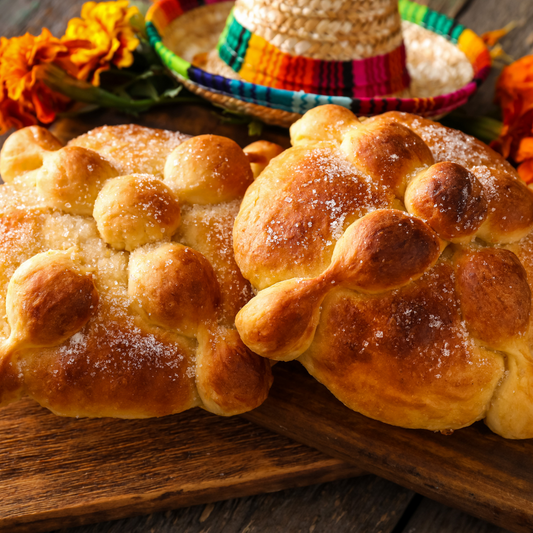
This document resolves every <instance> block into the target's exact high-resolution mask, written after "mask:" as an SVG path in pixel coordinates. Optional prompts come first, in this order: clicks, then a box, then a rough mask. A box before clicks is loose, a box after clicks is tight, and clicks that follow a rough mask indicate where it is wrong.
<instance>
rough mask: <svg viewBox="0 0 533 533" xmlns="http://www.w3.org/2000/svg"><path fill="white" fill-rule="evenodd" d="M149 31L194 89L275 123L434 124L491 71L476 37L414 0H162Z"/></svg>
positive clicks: (167, 62) (153, 12) (160, 50)
mask: <svg viewBox="0 0 533 533" xmlns="http://www.w3.org/2000/svg"><path fill="white" fill-rule="evenodd" d="M147 32H148V35H149V38H150V43H151V44H152V46H153V47H154V48H155V50H156V51H157V53H158V54H159V56H160V57H161V59H162V60H163V62H164V63H165V65H166V66H167V67H168V68H169V69H170V70H171V71H172V72H173V73H174V74H175V75H176V76H177V78H178V79H179V80H180V81H181V82H182V83H183V84H184V85H185V86H186V87H187V88H188V89H189V90H191V91H193V92H195V93H197V94H199V95H201V96H203V97H205V98H207V99H209V100H211V101H212V102H214V103H216V104H219V105H222V106H224V107H227V108H229V109H232V110H235V111H240V112H244V113H247V114H250V115H252V116H255V117H258V118H260V119H261V120H263V121H264V122H267V123H271V124H278V125H282V126H289V125H290V124H291V123H292V122H294V121H295V120H297V119H298V118H299V117H300V116H301V115H302V114H303V113H305V112H306V111H308V110H309V109H311V108H313V107H316V106H318V105H323V104H338V105H342V106H344V107H347V108H349V109H351V110H352V111H353V112H354V113H355V114H356V115H358V116H369V115H374V114H378V113H382V112H385V111H393V110H397V111H406V112H410V113H416V114H419V115H422V116H429V117H436V116H441V115H443V114H445V113H447V112H449V111H451V110H452V109H455V108H457V107H459V106H461V105H463V104H464V103H466V102H467V100H468V98H469V97H470V96H471V95H472V94H473V93H474V92H475V91H476V89H477V87H478V86H479V85H480V83H481V82H482V81H484V79H485V78H486V77H487V75H488V72H489V70H490V55H489V52H488V50H487V48H486V46H485V44H484V43H483V41H482V40H481V38H480V37H478V36H477V35H476V34H475V33H474V32H473V31H471V30H469V29H467V28H465V27H464V26H462V25H460V24H458V23H457V22H455V21H454V20H453V19H450V18H448V17H446V16H445V15H442V14H440V13H437V12H436V11H433V10H431V9H429V8H427V7H426V6H422V5H420V4H417V3H415V2H411V1H409V0H400V1H399V2H398V1H396V0H305V1H302V0H237V2H227V1H224V2H222V1H220V0H205V1H204V0H159V1H157V2H156V3H155V4H154V5H153V6H152V7H151V9H150V11H149V12H148V15H147Z"/></svg>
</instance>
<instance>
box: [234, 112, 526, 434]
mask: <svg viewBox="0 0 533 533" xmlns="http://www.w3.org/2000/svg"><path fill="white" fill-rule="evenodd" d="M291 139H292V144H293V147H292V148H290V149H289V150H287V151H285V152H283V153H282V154H281V155H279V156H277V157H276V158H274V159H273V160H272V161H271V162H270V163H269V165H268V166H267V167H266V169H265V170H264V171H263V172H262V173H261V175H260V176H259V177H258V178H257V179H256V180H255V181H254V183H253V184H252V185H251V186H250V188H249V189H248V191H247V193H246V195H245V197H244V200H243V203H242V205H241V208H240V211H239V214H238V216H237V218H236V221H235V227H234V234H233V235H234V249H235V255H236V259H237V264H238V265H239V267H240V268H241V271H242V273H243V275H244V277H245V278H247V279H249V280H250V281H251V282H252V284H253V285H254V287H255V288H256V289H257V290H258V291H259V292H258V294H257V295H256V296H255V297H254V298H252V300H250V302H249V303H247V304H246V305H245V306H244V307H243V309H242V310H241V311H240V312H239V313H238V315H237V318H236V324H237V329H238V331H239V333H240V335H241V338H242V339H243V341H244V343H245V344H246V345H247V346H248V347H249V348H250V349H251V350H253V351H254V352H256V353H258V354H260V355H262V356H263V357H265V358H269V359H273V360H281V361H288V360H293V359H298V360H299V361H300V362H301V363H302V364H303V365H304V366H305V368H306V369H307V370H308V371H309V372H310V373H311V374H312V375H313V376H314V377H315V378H316V379H317V380H319V381H320V382H322V383H323V384H324V385H326V387H328V388H329V389H330V390H331V392H332V393H333V394H334V395H335V396H336V397H337V398H339V399H340V400H341V401H342V402H344V403H345V404H346V405H347V406H348V407H350V408H351V409H354V410H356V411H358V412H360V413H363V414H365V415H367V416H369V417H372V418H375V419H377V420H381V421H383V422H386V423H389V424H394V425H399V426H403V427H408V428H426V429H430V430H441V431H447V430H453V429H457V428H461V427H464V426H467V425H469V424H472V423H473V422H475V421H476V420H480V419H483V418H484V419H485V421H486V423H487V424H488V425H489V427H490V428H491V429H492V430H493V431H495V432H496V433H499V434H500V435H503V436H504V437H507V438H530V437H533V357H532V353H531V345H532V341H533V327H532V321H531V290H530V282H531V280H533V233H532V230H533V192H532V191H531V190H530V189H529V188H528V187H527V186H526V185H525V184H524V183H523V182H522V181H521V180H520V179H519V177H518V175H517V173H516V172H515V170H514V169H513V168H512V167H511V166H510V165H509V164H508V163H507V162H506V161H505V160H504V159H503V158H502V157H500V156H499V155H497V154H496V153H495V152H493V151H492V150H491V149H490V148H488V147H487V146H485V145H484V144H483V143H481V142H479V141H477V140H475V139H473V138H472V137H469V136H467V135H464V134H463V133H460V132H458V131H454V130H451V129H449V128H446V127H444V126H441V125H440V124H437V123H435V122H431V121H429V120H425V119H422V118H419V117H416V116H414V115H408V114H402V113H397V112H392V113H385V114H384V115H381V116H378V117H374V118H371V119H368V120H364V121H359V120H358V119H357V118H356V117H355V116H354V115H353V114H352V113H351V112H350V111H348V110H347V109H344V108H341V107H336V106H323V107H318V108H315V109H313V110H311V111H309V112H308V113H307V114H306V115H304V116H303V117H302V119H300V120H299V121H298V122H296V123H295V124H294V125H293V126H292V128H291Z"/></svg>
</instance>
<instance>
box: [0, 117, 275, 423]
mask: <svg viewBox="0 0 533 533" xmlns="http://www.w3.org/2000/svg"><path fill="white" fill-rule="evenodd" d="M29 130H30V131H29V132H28V129H26V130H21V131H20V132H17V133H15V134H13V136H12V137H11V138H10V142H9V144H7V146H8V149H7V150H5V151H3V152H2V154H1V156H0V157H1V158H4V159H5V158H7V159H9V158H10V150H12V149H13V147H14V146H15V147H16V145H17V139H20V140H21V142H22V141H24V142H26V141H27V139H28V138H30V139H36V141H35V142H40V141H39V139H43V138H44V139H45V140H46V141H47V142H46V143H45V144H42V143H41V144H42V145H38V146H37V148H36V149H35V150H33V151H34V152H37V153H40V154H41V156H40V157H41V158H42V166H40V167H38V168H36V169H33V170H31V171H25V170H24V168H25V162H24V160H23V156H20V158H19V159H20V161H19V166H18V167H17V165H16V164H14V163H13V161H14V160H12V158H11V159H9V161H10V167H9V168H10V173H9V176H8V179H7V180H6V181H8V183H7V184H6V185H3V186H2V187H0V249H1V252H2V254H0V255H1V257H0V335H1V340H2V348H1V350H0V356H1V357H2V360H3V365H2V366H1V370H0V391H1V397H0V403H4V404H5V403H8V402H10V401H13V400H16V399H17V398H19V397H20V396H21V395H25V394H26V395H29V396H31V397H33V398H34V399H35V400H37V401H38V402H39V403H40V404H41V405H43V406H45V407H47V408H48V409H50V410H51V411H53V412H55V413H57V414H59V415H63V416H76V417H102V416H112V417H121V418H145V417H153V416H163V415H167V414H171V413H176V412H180V411H183V410H185V409H189V408H191V407H195V406H199V407H202V408H204V409H207V410H209V411H211V412H213V413H216V414H221V415H226V416H227V415H233V414H237V413H241V412H243V411H247V410H249V409H253V408H254V407H257V406H258V405H259V404H260V403H261V402H262V401H263V400H264V399H265V398H266V396H267V393H268V389H269V387H270V384H271V381H272V377H271V372H270V364H269V363H268V362H267V361H265V360H264V359H262V358H260V357H259V356H257V355H256V354H253V353H252V352H251V351H250V350H248V349H247V348H246V347H245V346H244V344H243V343H242V341H241V340H240V338H239V336H238V334H237V333H236V331H235V325H234V319H235V315H236V313H237V312H238V310H239V309H240V308H241V307H242V306H243V305H244V304H245V303H246V302H247V301H248V300H249V299H250V298H251V297H252V295H253V293H252V290H251V286H250V284H249V283H248V282H247V281H246V280H245V279H244V278H243V277H242V275H241V273H240V271H239V269H238V267H237V266H236V263H235V259H234V256H233V244H232V228H233V221H234V219H235V216H236V214H237V211H238V208H239V204H240V200H241V197H242V192H243V191H242V190H240V189H238V188H237V187H235V188H233V189H232V187H231V186H225V188H224V197H223V198H220V197H218V196H217V195H216V194H213V192H212V191H211V190H210V191H209V194H208V195H207V196H206V197H202V196H201V190H199V191H198V190H196V194H197V195H199V196H198V198H199V200H200V202H201V201H202V200H205V202H203V203H205V204H207V205H197V204H196V203H194V202H192V203H191V202H188V201H187V200H185V199H184V197H183V196H185V195H183V196H180V193H179V192H178V191H176V189H175V188H174V187H173V183H174V182H173V180H172V179H170V177H169V176H168V175H167V172H166V170H165V164H166V163H167V160H168V159H169V158H170V157H171V156H172V161H173V162H178V164H179V154H177V152H176V149H177V148H178V147H179V146H180V145H181V144H182V143H184V145H187V143H190V141H189V140H188V137H187V136H185V135H182V134H180V133H174V132H168V131H163V130H151V129H148V128H141V127H139V126H133V125H127V126H116V127H107V126H105V127H102V128H98V129H96V130H93V131H92V132H89V133H87V134H86V135H83V136H81V137H79V138H77V139H74V140H73V141H72V142H71V143H70V144H69V145H68V146H67V147H63V148H62V147H61V144H60V143H59V142H58V141H57V142H54V143H52V142H51V141H50V135H49V134H48V133H47V132H45V130H42V128H37V127H31V128H29ZM41 130H42V131H41ZM43 132H45V133H43ZM28 133H29V135H28ZM220 139H221V138H219V137H215V136H204V137H203V138H201V139H200V140H201V143H202V146H203V149H204V153H206V154H207V155H209V149H210V147H212V148H213V149H215V148H216V149H217V150H218V147H219V145H220V143H221V142H222V143H223V144H224V143H225V144H224V146H227V145H230V148H231V150H233V151H237V152H239V151H240V158H241V159H240V163H239V164H240V165H241V166H242V163H243V161H244V162H245V163H246V164H247V165H248V169H247V172H248V173H249V174H250V175H251V168H250V165H249V163H248V161H247V158H246V156H245V155H244V153H243V152H242V150H241V149H240V148H239V147H238V146H237V145H236V144H235V143H233V141H230V140H229V139H227V140H224V141H220ZM30 148H31V147H30ZM193 150H194V148H193ZM29 152H30V153H32V150H30V151H29ZM232 165H234V164H233V160H232V159H231V158H228V160H227V164H226V166H227V167H228V168H227V170H228V172H229V173H231V172H232V168H233V167H232ZM239 168H240V167H239ZM191 172H193V173H194V172H203V173H204V175H201V176H197V178H198V179H197V180H195V177H194V176H192V177H191V179H192V181H193V182H194V181H201V180H202V179H204V180H207V181H208V180H209V179H210V176H209V175H205V174H206V173H208V172H209V169H207V170H206V169H203V170H202V171H201V170H199V169H192V170H191ZM216 179H217V180H219V181H221V180H222V179H223V176H222V177H221V176H220V175H218V174H217V176H216ZM228 196H229V201H228ZM139 276H140V277H139ZM65 280H70V281H68V282H67V281H65ZM182 308H185V309H187V313H183V312H182V311H181V309H182Z"/></svg>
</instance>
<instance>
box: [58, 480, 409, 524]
mask: <svg viewBox="0 0 533 533" xmlns="http://www.w3.org/2000/svg"><path fill="white" fill-rule="evenodd" d="M412 497H413V493H412V492H411V491H408V490H407V489H402V488H399V487H398V486H397V485H394V484H393V483H390V482H389V481H386V480H384V479H380V478H377V477H375V476H363V477H359V478H353V479H347V480H343V481H335V482H332V483H327V484H319V485H313V486H310V487H305V488H301V489H294V490H290V491H287V490H285V491H280V492H276V493H273V494H263V495H259V496H254V497H248V498H240V499H232V500H228V501H225V502H218V503H210V504H207V505H197V506H193V507H190V508H188V509H179V510H176V511H172V512H167V513H158V514H153V515H150V516H146V517H143V518H130V519H125V520H120V521H115V522H108V523H106V524H99V525H97V526H85V527H79V528H74V529H68V530H66V529H62V530H59V531H57V532H56V533H96V532H98V533H119V532H120V533H123V532H127V533H144V532H148V531H150V532H152V531H153V532H157V533H178V532H179V533H198V532H200V531H202V533H220V532H222V531H223V532H224V533H241V532H246V533H262V532H265V531H268V532H271V533H274V532H278V531H279V532H283V533H304V532H305V533H309V532H313V533H331V532H335V533H350V532H354V531H361V532H363V531H364V532H365V533H392V531H393V530H394V528H395V526H396V524H397V523H398V519H399V517H400V516H401V514H402V513H403V512H404V510H405V509H406V507H407V505H408V504H409V502H410V501H411V499H412Z"/></svg>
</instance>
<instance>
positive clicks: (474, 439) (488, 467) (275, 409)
mask: <svg viewBox="0 0 533 533" xmlns="http://www.w3.org/2000/svg"><path fill="white" fill-rule="evenodd" d="M295 365H297V363H291V364H285V365H283V364H278V365H276V366H275V367H274V374H275V380H274V386H273V388H272V389H271V391H270V395H269V398H268V400H267V401H266V402H265V403H264V404H263V405H262V406H261V407H259V408H258V409H255V410H254V411H251V412H250V413H246V414H245V415H243V417H244V418H246V419H247V420H250V421H251V422H254V423H256V424H259V425H261V426H263V427H265V428H268V429H270V430H271V431H274V432H276V433H280V434H282V435H285V436H287V437H290V438H291V439H295V440H297V441H298V442H301V443H304V444H307V445H308V446H312V447H314V448H316V449H318V450H321V451H323V452H324V453H326V454H329V455H331V456H333V457H337V458H338V459H341V460H344V461H347V462H350V461H352V462H353V464H357V465H358V466H360V467H362V468H363V469H365V470H368V471H369V472H372V473H374V474H377V475H379V476H381V477H384V478H386V479H389V480H390V481H393V482H395V483H399V484H401V485H402V486H404V487H407V488H409V489H411V490H414V491H416V492H418V493H420V494H423V495H424V496H428V497H429V498H431V499H434V500H437V501H439V502H442V503H444V504H446V505H451V506H452V507H455V508H457V509H461V510H463V511H466V512H468V513H470V514H473V515H474V516H477V517H478V518H481V519H483V520H487V521H489V522H491V523H493V524H496V525H498V526H500V527H504V528H508V529H510V530H511V531H515V532H517V533H530V532H531V531H533V439H531V440H523V441H513V440H506V439H502V438H501V437H499V436H497V435H495V434H493V433H491V431H490V430H489V429H488V428H486V426H485V425H484V424H483V423H482V422H480V423H477V424H474V425H473V426H471V427H468V428H464V429H461V430H458V431H456V432H454V433H453V434H452V435H442V434H440V433H434V432H431V431H422V430H420V431H417V430H407V429H403V428H397V427H393V426H389V425H386V424H382V423H380V422H377V421H374V420H371V419H369V418H366V417H364V416H362V415H360V414H358V413H355V412H353V411H351V410H349V409H348V408H347V407H345V406H344V405H343V404H341V403H340V402H339V401H338V400H336V399H335V398H334V397H333V395H332V394H331V393H330V392H329V391H328V390H327V389H326V388H325V387H324V386H323V385H321V384H320V383H318V382H317V381H316V380H314V379H313V378H312V377H311V376H309V375H308V374H307V373H305V371H304V372H302V371H301V370H300V369H299V368H297V367H296V366H295Z"/></svg>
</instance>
